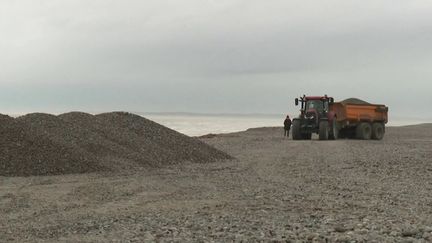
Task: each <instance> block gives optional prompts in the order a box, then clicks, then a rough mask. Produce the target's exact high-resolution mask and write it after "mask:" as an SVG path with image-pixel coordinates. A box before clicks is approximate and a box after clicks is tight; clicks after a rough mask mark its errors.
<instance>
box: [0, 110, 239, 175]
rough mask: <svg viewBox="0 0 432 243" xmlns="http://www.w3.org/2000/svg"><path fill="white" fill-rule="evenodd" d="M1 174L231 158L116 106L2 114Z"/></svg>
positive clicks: (97, 169)
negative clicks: (103, 110) (97, 110)
mask: <svg viewBox="0 0 432 243" xmlns="http://www.w3.org/2000/svg"><path fill="white" fill-rule="evenodd" d="M0 124H1V126H0V131H1V134H2V136H1V137H0V176H31V175H59V174H74V173H90V172H105V171H111V172H116V171H123V170H130V169H139V168H149V167H158V166H164V165H166V164H172V163H180V162H183V161H191V162H201V163H206V162H214V161H217V160H224V159H232V157H231V156H229V155H227V154H226V153H223V152H221V151H219V150H217V149H215V148H213V147H211V146H209V145H207V144H205V143H203V142H201V141H199V140H197V139H195V138H191V137H188V136H186V135H183V134H180V133H178V132H176V131H173V130H171V129H168V128H166V127H164V126H162V125H159V124H157V123H155V122H152V121H150V120H147V119H145V118H143V117H141V116H138V115H134V114H130V113H125V112H114V113H105V114H100V115H96V116H94V115H90V114H86V113H80V112H73V113H67V114H62V115H59V116H54V115H50V114H42V113H33V114H28V115H25V116H21V117H18V118H16V119H13V118H11V117H8V116H4V115H2V116H0Z"/></svg>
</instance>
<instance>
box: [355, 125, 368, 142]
mask: <svg viewBox="0 0 432 243" xmlns="http://www.w3.org/2000/svg"><path fill="white" fill-rule="evenodd" d="M371 137H372V126H371V124H369V123H367V122H362V123H360V125H358V126H357V128H356V138H357V139H363V140H369V139H371Z"/></svg>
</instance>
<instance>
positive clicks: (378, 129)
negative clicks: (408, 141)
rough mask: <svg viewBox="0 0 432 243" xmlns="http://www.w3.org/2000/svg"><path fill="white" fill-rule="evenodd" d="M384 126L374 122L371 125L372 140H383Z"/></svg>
mask: <svg viewBox="0 0 432 243" xmlns="http://www.w3.org/2000/svg"><path fill="white" fill-rule="evenodd" d="M384 133H385V127H384V124H382V123H379V122H376V123H374V124H373V125H372V139H375V140H381V139H383V138H384Z"/></svg>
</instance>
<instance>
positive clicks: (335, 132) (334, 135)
mask: <svg viewBox="0 0 432 243" xmlns="http://www.w3.org/2000/svg"><path fill="white" fill-rule="evenodd" d="M338 137H339V128H338V124H337V121H336V117H334V118H333V121H332V127H331V131H330V136H329V138H330V139H331V140H336V139H338Z"/></svg>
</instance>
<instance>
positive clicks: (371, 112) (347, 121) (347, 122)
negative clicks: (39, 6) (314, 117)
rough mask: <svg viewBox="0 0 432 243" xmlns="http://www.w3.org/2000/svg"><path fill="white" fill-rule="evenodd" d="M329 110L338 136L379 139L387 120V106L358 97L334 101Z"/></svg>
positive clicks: (383, 132)
mask: <svg viewBox="0 0 432 243" xmlns="http://www.w3.org/2000/svg"><path fill="white" fill-rule="evenodd" d="M330 111H333V112H334V114H335V116H336V121H337V123H336V124H337V127H338V130H339V137H348V138H358V139H371V138H372V139H376V140H381V139H383V137H384V134H385V124H387V121H388V107H387V106H385V105H378V104H369V103H367V102H365V101H362V100H358V99H347V100H344V101H342V102H334V103H333V104H331V105H330Z"/></svg>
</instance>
